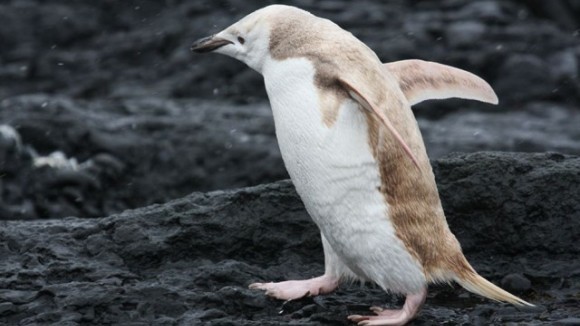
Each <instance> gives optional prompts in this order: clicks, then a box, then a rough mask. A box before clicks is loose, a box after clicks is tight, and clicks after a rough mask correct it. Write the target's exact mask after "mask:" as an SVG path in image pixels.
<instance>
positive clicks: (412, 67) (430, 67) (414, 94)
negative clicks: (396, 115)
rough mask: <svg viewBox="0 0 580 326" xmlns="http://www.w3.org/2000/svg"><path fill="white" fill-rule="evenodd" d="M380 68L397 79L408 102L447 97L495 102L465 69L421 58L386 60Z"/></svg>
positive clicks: (484, 85)
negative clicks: (387, 61)
mask: <svg viewBox="0 0 580 326" xmlns="http://www.w3.org/2000/svg"><path fill="white" fill-rule="evenodd" d="M383 69H385V70H387V71H388V72H390V73H391V75H393V76H394V77H395V78H396V79H397V81H398V82H399V86H400V87H401V90H402V91H403V93H404V94H405V96H406V97H407V100H408V101H409V103H410V104H411V105H415V104H417V103H419V102H423V101H425V100H436V99H446V98H451V97H457V98H463V99H468V100H478V101H481V102H486V103H490V104H497V103H498V98H497V95H496V94H495V92H494V91H493V89H492V88H491V86H490V85H489V84H488V83H487V82H486V81H485V80H483V79H481V78H479V77H478V76H476V75H474V74H472V73H470V72H467V71H465V70H461V69H458V68H454V67H451V66H447V65H442V64H439V63H435V62H429V61H423V60H402V61H395V62H391V63H386V64H383Z"/></svg>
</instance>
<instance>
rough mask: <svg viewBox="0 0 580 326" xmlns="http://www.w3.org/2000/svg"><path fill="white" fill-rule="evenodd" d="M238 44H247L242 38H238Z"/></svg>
mask: <svg viewBox="0 0 580 326" xmlns="http://www.w3.org/2000/svg"><path fill="white" fill-rule="evenodd" d="M238 42H240V44H244V43H246V39H244V38H243V37H241V36H238Z"/></svg>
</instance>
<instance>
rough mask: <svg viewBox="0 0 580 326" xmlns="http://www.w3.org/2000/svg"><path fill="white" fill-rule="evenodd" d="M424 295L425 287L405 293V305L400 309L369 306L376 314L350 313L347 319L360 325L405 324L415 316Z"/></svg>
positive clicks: (425, 294)
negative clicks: (418, 290) (417, 291)
mask: <svg viewBox="0 0 580 326" xmlns="http://www.w3.org/2000/svg"><path fill="white" fill-rule="evenodd" d="M426 297H427V289H423V290H422V291H421V292H420V293H417V294H409V295H407V298H406V300H405V305H404V306H403V308H402V309H400V310H391V309H383V308H380V307H371V311H372V312H374V313H375V314H377V315H376V316H361V315H350V316H348V319H349V320H350V321H353V322H355V323H358V325H360V326H394V325H397V326H399V325H405V324H406V323H408V322H409V321H411V320H412V319H413V318H415V316H417V314H418V313H419V310H421V306H422V305H423V303H424V302H425V298H426Z"/></svg>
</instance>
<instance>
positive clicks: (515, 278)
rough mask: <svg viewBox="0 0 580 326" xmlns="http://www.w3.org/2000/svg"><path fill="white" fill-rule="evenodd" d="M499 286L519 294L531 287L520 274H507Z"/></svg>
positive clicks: (530, 283) (528, 281)
mask: <svg viewBox="0 0 580 326" xmlns="http://www.w3.org/2000/svg"><path fill="white" fill-rule="evenodd" d="M501 286H502V287H503V288H504V289H505V290H507V291H510V292H515V293H521V292H524V291H527V290H529V289H530V288H531V287H532V282H530V280H528V279H527V278H526V277H525V276H523V275H522V274H516V273H514V274H509V275H506V276H505V277H504V278H503V279H502V280H501Z"/></svg>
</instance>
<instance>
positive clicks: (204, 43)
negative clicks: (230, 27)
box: [191, 35, 233, 53]
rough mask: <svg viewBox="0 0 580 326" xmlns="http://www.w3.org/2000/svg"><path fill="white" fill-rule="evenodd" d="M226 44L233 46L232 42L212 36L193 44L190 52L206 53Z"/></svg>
mask: <svg viewBox="0 0 580 326" xmlns="http://www.w3.org/2000/svg"><path fill="white" fill-rule="evenodd" d="M228 44H233V42H231V41H228V40H226V39H223V38H220V37H216V36H215V35H212V36H208V37H204V38H202V39H199V40H197V41H195V42H193V45H192V46H191V51H192V52H196V53H207V52H211V51H214V50H216V49H219V48H221V47H222V46H224V45H228Z"/></svg>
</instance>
